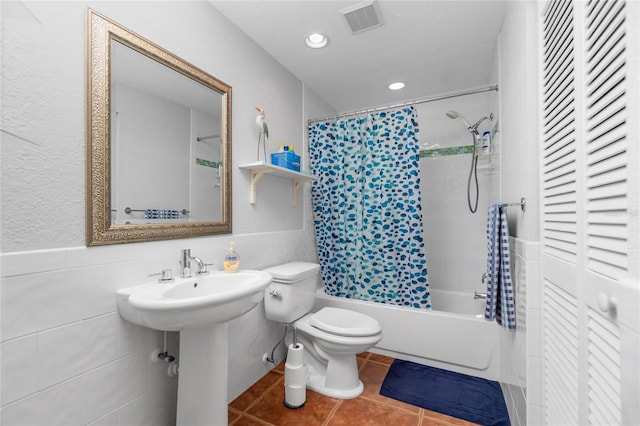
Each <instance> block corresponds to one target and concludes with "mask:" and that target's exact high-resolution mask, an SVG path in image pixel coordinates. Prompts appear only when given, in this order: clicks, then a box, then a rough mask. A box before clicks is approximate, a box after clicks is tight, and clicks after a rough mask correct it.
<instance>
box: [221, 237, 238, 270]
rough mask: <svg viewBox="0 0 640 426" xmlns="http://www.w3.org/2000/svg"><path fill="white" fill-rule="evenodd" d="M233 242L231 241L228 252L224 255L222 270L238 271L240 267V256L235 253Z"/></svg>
mask: <svg viewBox="0 0 640 426" xmlns="http://www.w3.org/2000/svg"><path fill="white" fill-rule="evenodd" d="M234 245H235V243H231V245H230V246H229V253H227V255H226V256H225V257H224V270H225V272H229V273H234V272H238V269H239V268H240V256H238V253H236V249H235V247H234Z"/></svg>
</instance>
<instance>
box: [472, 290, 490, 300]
mask: <svg viewBox="0 0 640 426" xmlns="http://www.w3.org/2000/svg"><path fill="white" fill-rule="evenodd" d="M473 298H474V299H486V298H487V293H478V292H477V291H474V292H473Z"/></svg>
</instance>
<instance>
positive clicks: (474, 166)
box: [447, 111, 493, 213]
mask: <svg viewBox="0 0 640 426" xmlns="http://www.w3.org/2000/svg"><path fill="white" fill-rule="evenodd" d="M447 117H449V118H451V119H452V120H455V119H456V118H458V119H460V121H462V123H463V124H464V125H465V126H466V127H467V130H469V133H471V137H472V139H473V156H472V158H471V170H470V171H469V179H468V180H467V204H468V205H469V210H470V211H471V213H475V212H476V211H477V210H478V199H479V198H480V187H479V186H478V155H477V153H476V145H477V140H476V137H477V136H480V132H478V127H479V126H480V124H482V123H483V122H484V121H485V120H490V121H493V114H489V115H487V116H485V117H482V118H481V119H480V120H478V121H476V122H475V123H474V124H473V125H469V122H468V121H467V120H466V119H465V118H464V116H463V115H462V114H460V113H459V112H458V111H447ZM472 176H473V177H475V185H476V199H475V202H474V203H473V206H472V205H471V177H472Z"/></svg>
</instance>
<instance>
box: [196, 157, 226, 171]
mask: <svg viewBox="0 0 640 426" xmlns="http://www.w3.org/2000/svg"><path fill="white" fill-rule="evenodd" d="M196 164H197V165H199V166H205V167H212V168H214V169H217V168H219V167H220V166H221V165H222V163H216V162H215V161H209V160H203V159H202V158H196Z"/></svg>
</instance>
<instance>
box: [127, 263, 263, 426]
mask: <svg viewBox="0 0 640 426" xmlns="http://www.w3.org/2000/svg"><path fill="white" fill-rule="evenodd" d="M270 282H271V275H269V274H268V273H266V272H262V271H247V270H243V271H239V272H237V273H235V274H226V273H224V272H212V273H210V274H208V275H203V276H198V277H191V278H177V279H176V280H175V281H173V282H170V283H157V282H153V283H149V284H144V285H141V286H137V287H129V288H125V289H121V290H118V292H117V303H118V310H119V311H120V315H122V317H123V318H124V319H126V320H127V321H129V322H132V323H134V324H138V325H142V326H144V327H149V328H153V329H155V330H161V331H179V332H180V356H179V363H180V373H179V375H178V418H177V424H178V425H179V426H187V425H188V426H197V425H201V426H217V425H224V426H226V425H227V346H228V345H227V343H228V336H227V321H229V320H232V319H233V318H236V317H238V316H240V315H242V314H244V313H245V312H248V311H249V310H251V309H253V307H255V306H256V305H257V304H258V303H259V302H260V301H261V300H262V298H263V294H264V293H263V292H264V289H265V288H266V287H267V286H268V285H269V283H270Z"/></svg>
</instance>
